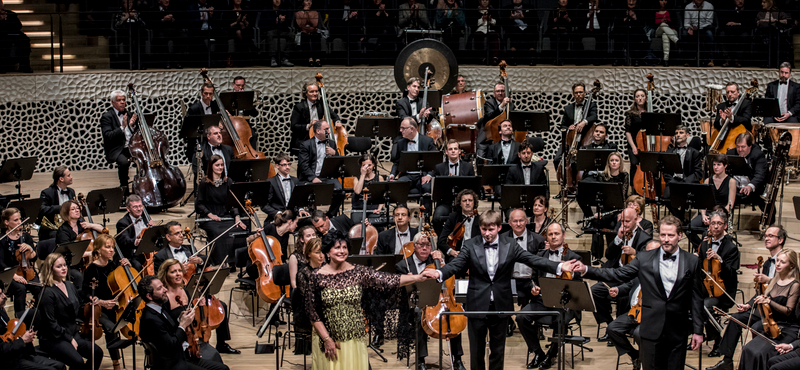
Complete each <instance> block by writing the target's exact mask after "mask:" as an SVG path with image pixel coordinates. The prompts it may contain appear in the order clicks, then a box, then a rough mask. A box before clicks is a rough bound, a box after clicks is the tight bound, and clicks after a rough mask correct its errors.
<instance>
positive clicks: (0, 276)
mask: <svg viewBox="0 0 800 370" xmlns="http://www.w3.org/2000/svg"><path fill="white" fill-rule="evenodd" d="M16 274H17V267H16V266H14V267H9V268H6V269H5V271H3V272H0V281H2V282H3V284H5V285H6V286H8V284H11V281H13V280H14V275H16Z"/></svg>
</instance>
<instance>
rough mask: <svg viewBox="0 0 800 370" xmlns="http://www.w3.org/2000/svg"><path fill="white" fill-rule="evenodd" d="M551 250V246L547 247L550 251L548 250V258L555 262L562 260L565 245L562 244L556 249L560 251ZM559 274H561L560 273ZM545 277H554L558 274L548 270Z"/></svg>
mask: <svg viewBox="0 0 800 370" xmlns="http://www.w3.org/2000/svg"><path fill="white" fill-rule="evenodd" d="M551 250H552V249H549V248H548V249H547V251H548V252H547V259H549V260H550V261H553V262H560V261H561V260H562V258H561V257H562V256H563V255H564V246H560V247H558V249H556V250H557V251H558V253H550V251H551ZM557 272H558V271H557ZM558 275H561V274H560V273H559V274H558ZM545 277H549V278H554V277H556V274H551V273H549V272H548V273H547V274H546V275H545Z"/></svg>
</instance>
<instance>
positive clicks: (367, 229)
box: [347, 188, 413, 254]
mask: <svg viewBox="0 0 800 370" xmlns="http://www.w3.org/2000/svg"><path fill="white" fill-rule="evenodd" d="M361 194H362V195H363V197H364V202H363V206H362V209H361V211H362V212H363V213H362V215H364V218H363V219H362V220H361V222H360V223H358V224H356V225H353V227H351V228H350V231H348V232H347V237H348V238H350V239H353V238H361V250H362V251H366V253H367V254H373V253H374V252H375V246H376V245H377V244H378V229H376V228H375V226H372V225H367V198H368V196H369V189H367V188H363V189H361ZM362 253H363V252H362ZM412 253H413V251H412Z"/></svg>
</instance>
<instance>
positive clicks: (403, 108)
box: [394, 89, 433, 134]
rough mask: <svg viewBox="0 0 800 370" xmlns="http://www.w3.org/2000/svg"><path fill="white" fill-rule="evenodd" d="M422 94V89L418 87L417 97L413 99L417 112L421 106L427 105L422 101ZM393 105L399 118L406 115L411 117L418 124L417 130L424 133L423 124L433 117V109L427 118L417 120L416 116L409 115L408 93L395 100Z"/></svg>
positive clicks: (409, 102) (409, 101)
mask: <svg viewBox="0 0 800 370" xmlns="http://www.w3.org/2000/svg"><path fill="white" fill-rule="evenodd" d="M422 94H423V91H422V89H420V92H419V95H417V99H415V100H416V102H415V104H416V105H417V113H419V112H420V111H421V110H422V108H425V107H427V106H428V104H427V102H423V101H422ZM394 106H395V112H397V116H398V117H400V119H401V120H402V119H404V118H406V117H411V118H413V119H414V121H416V122H417V125H418V126H419V132H420V133H423V134H424V133H425V125H426V124H427V123H428V122H430V120H431V119H432V118H433V111H431V114H430V115H428V118H427V119H423V120H422V121H420V120H418V119H417V117H415V116H412V115H411V100H409V99H408V95H406V96H404V97H402V98H400V100H398V101H397V102H395V104H394Z"/></svg>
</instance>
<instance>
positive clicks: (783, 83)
mask: <svg viewBox="0 0 800 370" xmlns="http://www.w3.org/2000/svg"><path fill="white" fill-rule="evenodd" d="M788 84H789V81H783V82H778V85H788Z"/></svg>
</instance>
